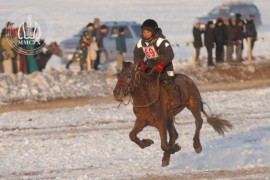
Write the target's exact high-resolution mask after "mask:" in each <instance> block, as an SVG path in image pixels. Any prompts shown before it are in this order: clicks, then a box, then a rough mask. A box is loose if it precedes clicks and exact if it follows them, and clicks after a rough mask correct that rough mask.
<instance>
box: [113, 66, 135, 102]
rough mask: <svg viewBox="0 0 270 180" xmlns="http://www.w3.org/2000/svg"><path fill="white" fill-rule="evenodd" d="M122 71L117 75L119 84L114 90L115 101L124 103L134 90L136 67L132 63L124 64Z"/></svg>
mask: <svg viewBox="0 0 270 180" xmlns="http://www.w3.org/2000/svg"><path fill="white" fill-rule="evenodd" d="M122 67H123V68H122V70H121V72H120V73H118V74H117V83H116V85H115V88H114V90H113V95H114V99H115V100H117V101H120V102H122V101H123V98H125V97H126V96H127V95H128V94H129V93H130V90H131V89H132V88H133V86H132V81H133V79H134V76H135V72H136V70H135V67H136V66H135V65H134V64H133V63H131V62H124V63H123V66H122Z"/></svg>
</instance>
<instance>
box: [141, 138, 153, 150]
mask: <svg viewBox="0 0 270 180" xmlns="http://www.w3.org/2000/svg"><path fill="white" fill-rule="evenodd" d="M142 142H143V144H144V148H145V147H148V146H151V145H152V144H154V141H153V140H151V139H143V140H142Z"/></svg>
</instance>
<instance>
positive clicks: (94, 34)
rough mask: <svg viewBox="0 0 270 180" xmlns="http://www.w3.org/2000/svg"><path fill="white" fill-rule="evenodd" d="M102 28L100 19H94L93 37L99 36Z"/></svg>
mask: <svg viewBox="0 0 270 180" xmlns="http://www.w3.org/2000/svg"><path fill="white" fill-rule="evenodd" d="M99 28H100V19H99V18H94V32H93V36H95V37H96V36H97V32H98V31H99Z"/></svg>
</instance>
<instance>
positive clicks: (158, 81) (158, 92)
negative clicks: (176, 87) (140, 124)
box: [132, 68, 160, 108]
mask: <svg viewBox="0 0 270 180" xmlns="http://www.w3.org/2000/svg"><path fill="white" fill-rule="evenodd" d="M154 70H155V69H154V68H153V69H152V70H151V72H150V73H149V75H150V74H152V73H153V72H154ZM156 89H157V93H156V98H155V99H154V100H153V101H152V102H150V103H148V104H145V105H135V104H134V103H132V104H133V106H134V107H136V108H145V107H149V106H151V105H153V104H155V103H156V102H157V101H158V98H159V96H160V73H159V74H158V78H157V88H156Z"/></svg>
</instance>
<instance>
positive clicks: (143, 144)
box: [129, 119, 154, 149]
mask: <svg viewBox="0 0 270 180" xmlns="http://www.w3.org/2000/svg"><path fill="white" fill-rule="evenodd" d="M145 126H146V124H145V123H144V122H142V121H139V120H138V119H137V120H136V122H135V124H134V127H133V129H132V130H131V132H130V133H129V138H130V140H131V141H133V142H135V143H136V144H138V145H139V146H140V148H142V149H143V148H145V147H148V146H150V145H151V144H154V141H153V140H151V139H143V140H140V139H139V138H138V137H137V134H138V133H139V132H141V131H142V130H143V128H144V127H145Z"/></svg>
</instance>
